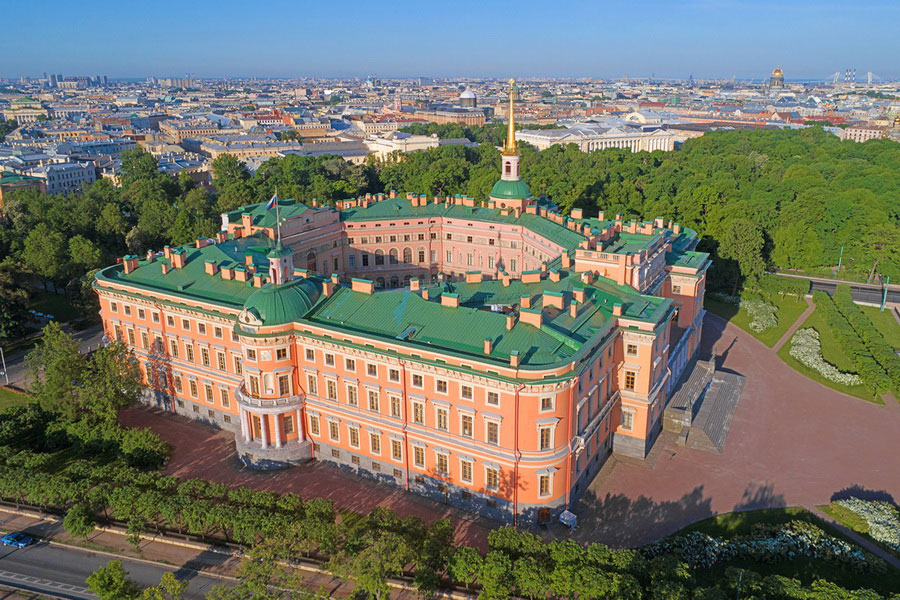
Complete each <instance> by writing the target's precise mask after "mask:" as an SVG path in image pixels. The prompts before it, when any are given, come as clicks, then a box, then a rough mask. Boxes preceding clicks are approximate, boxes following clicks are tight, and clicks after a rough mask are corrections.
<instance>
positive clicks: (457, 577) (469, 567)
mask: <svg viewBox="0 0 900 600" xmlns="http://www.w3.org/2000/svg"><path fill="white" fill-rule="evenodd" d="M481 567H482V557H481V554H480V553H479V552H478V551H477V550H476V549H475V548H472V547H471V546H459V547H457V548H456V549H455V550H454V551H453V554H451V555H450V561H449V565H448V572H449V574H450V577H452V578H453V580H454V581H456V582H459V583H462V584H463V585H465V586H466V589H468V588H469V585H471V584H472V583H474V582H475V580H476V579H477V578H478V574H479V573H480V572H481Z"/></svg>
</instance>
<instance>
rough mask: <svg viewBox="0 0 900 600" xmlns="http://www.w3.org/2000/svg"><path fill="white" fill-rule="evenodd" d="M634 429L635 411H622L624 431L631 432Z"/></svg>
mask: <svg viewBox="0 0 900 600" xmlns="http://www.w3.org/2000/svg"><path fill="white" fill-rule="evenodd" d="M633 428H634V411H633V410H623V411H622V429H624V430H625V431H631V430H632V429H633Z"/></svg>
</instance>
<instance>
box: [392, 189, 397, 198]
mask: <svg viewBox="0 0 900 600" xmlns="http://www.w3.org/2000/svg"><path fill="white" fill-rule="evenodd" d="M396 197H397V190H391V198H396Z"/></svg>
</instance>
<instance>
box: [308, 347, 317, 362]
mask: <svg viewBox="0 0 900 600" xmlns="http://www.w3.org/2000/svg"><path fill="white" fill-rule="evenodd" d="M306 360H308V361H310V362H315V360H316V351H315V350H313V349H312V348H307V349H306Z"/></svg>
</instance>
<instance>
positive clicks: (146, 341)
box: [141, 331, 150, 350]
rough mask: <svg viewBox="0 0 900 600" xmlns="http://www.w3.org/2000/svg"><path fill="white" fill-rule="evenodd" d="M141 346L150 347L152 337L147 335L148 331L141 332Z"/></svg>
mask: <svg viewBox="0 0 900 600" xmlns="http://www.w3.org/2000/svg"><path fill="white" fill-rule="evenodd" d="M141 348H146V349H147V350H149V349H150V338H149V337H148V336H147V332H146V331H142V332H141Z"/></svg>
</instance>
